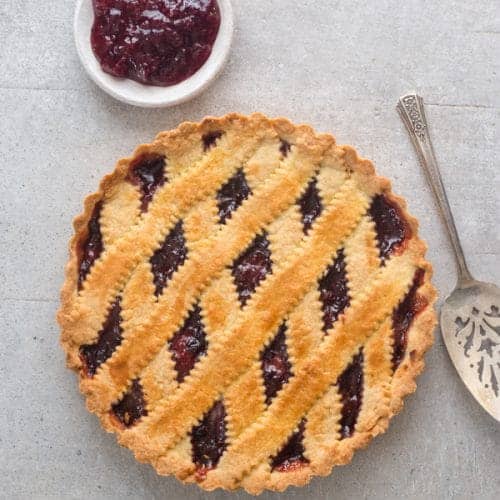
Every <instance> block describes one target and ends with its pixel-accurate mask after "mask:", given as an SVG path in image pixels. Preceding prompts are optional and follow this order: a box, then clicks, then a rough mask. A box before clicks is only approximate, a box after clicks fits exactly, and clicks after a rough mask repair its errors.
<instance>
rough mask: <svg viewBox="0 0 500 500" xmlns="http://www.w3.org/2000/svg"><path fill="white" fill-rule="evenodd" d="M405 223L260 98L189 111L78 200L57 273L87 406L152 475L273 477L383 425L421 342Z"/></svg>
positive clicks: (402, 209)
mask: <svg viewBox="0 0 500 500" xmlns="http://www.w3.org/2000/svg"><path fill="white" fill-rule="evenodd" d="M424 254H425V244H424V243H423V242H422V241H421V240H420V239H419V238H418V236H417V222H416V220H415V219H414V218H412V217H411V216H410V215H409V214H408V213H407V212H406V205H405V203H404V200H402V199H401V198H399V197H397V196H395V195H394V194H393V193H392V191H391V188H390V184H389V182H388V181H387V180H386V179H384V178H380V177H377V176H376V175H375V173H374V170H373V167H372V165H371V163H370V162H368V161H366V160H362V159H360V158H359V157H358V156H357V155H356V153H355V151H354V150H353V149H352V148H350V147H348V146H337V145H336V144H335V141H334V139H333V138H332V137H331V136H329V135H318V134H315V133H314V131H313V130H312V129H310V128H309V127H307V126H294V125H293V124H291V123H290V122H288V121H287V120H284V119H277V120H270V119H268V118H266V117H264V116H263V115H259V114H255V115H251V116H249V117H244V116H241V115H227V116H225V117H223V118H220V119H217V118H207V119H205V120H204V121H203V122H202V123H199V124H194V123H184V124H182V125H181V126H179V128H177V129H176V130H174V131H171V132H164V133H161V134H159V135H158V136H157V138H156V139H155V141H154V142H153V143H151V144H148V145H143V146H140V147H139V148H138V149H137V150H136V152H135V154H134V156H133V157H132V158H129V159H124V160H121V161H119V162H118V165H117V167H116V169H115V171H114V172H113V173H112V174H110V175H109V176H107V177H105V178H104V179H103V181H102V183H101V186H100V190H99V192H97V193H95V194H94V195H91V196H89V197H88V198H87V199H86V201H85V210H84V213H83V215H82V216H80V217H78V218H77V219H76V220H75V236H74V238H73V240H72V242H71V246H70V261H69V263H68V266H67V269H66V282H65V284H64V287H63V291H62V306H61V310H60V312H59V322H60V324H61V328H62V335H61V341H62V345H63V347H64V349H65V351H66V353H67V359H68V364H69V366H70V367H71V368H73V369H75V370H77V371H78V372H79V374H80V380H81V382H80V388H81V390H82V392H83V394H84V395H85V396H86V398H87V406H88V408H89V410H90V411H92V412H94V413H96V414H97V415H98V416H99V418H100V420H101V422H102V425H103V426H104V427H105V428H106V429H107V430H109V431H113V432H116V433H117V435H118V439H119V441H120V443H122V444H123V445H125V446H128V447H129V448H131V449H132V450H133V451H134V453H135V455H136V457H137V458H138V459H139V460H141V461H147V462H150V463H151V464H152V465H153V466H154V467H155V468H156V470H157V471H158V472H159V473H160V474H174V475H176V476H177V477H178V478H179V479H181V480H183V481H188V482H189V481H196V482H197V483H198V484H199V485H200V486H201V487H203V488H205V489H214V488H217V487H222V488H226V489H234V488H237V487H243V488H245V489H247V490H248V491H249V492H252V493H258V492H260V491H262V490H263V489H266V488H267V489H274V490H283V489H284V488H286V487H287V486H289V485H292V484H293V485H302V484H305V483H307V482H308V481H309V480H310V478H311V477H312V476H314V475H326V474H328V473H329V472H330V470H331V468H332V467H333V466H334V465H337V464H344V463H347V462H348V461H349V460H350V459H351V457H352V454H353V452H354V450H355V449H357V448H359V447H362V446H364V445H365V444H366V443H368V442H369V441H370V440H371V439H372V437H373V436H375V435H376V434H378V433H380V432H383V431H384V430H385V429H386V427H387V424H388V421H389V419H390V418H391V417H392V416H393V415H394V414H395V413H396V412H397V411H399V409H400V408H401V406H402V399H403V397H404V396H405V395H406V394H408V393H409V392H412V391H413V390H414V389H415V383H414V379H415V377H416V375H417V374H418V373H420V371H421V370H422V368H423V355H424V353H425V351H426V350H427V349H428V348H429V346H430V344H431V343H432V330H433V327H434V323H435V314H434V310H433V303H434V300H435V291H434V289H433V287H432V285H431V284H430V275H431V266H430V264H429V263H427V262H426V261H425V259H424Z"/></svg>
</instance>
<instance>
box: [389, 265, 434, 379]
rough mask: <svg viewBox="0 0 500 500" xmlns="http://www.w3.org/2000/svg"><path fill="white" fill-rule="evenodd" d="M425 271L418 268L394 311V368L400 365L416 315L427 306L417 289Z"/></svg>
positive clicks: (422, 280)
mask: <svg viewBox="0 0 500 500" xmlns="http://www.w3.org/2000/svg"><path fill="white" fill-rule="evenodd" d="M424 276H425V271H424V270H423V269H417V271H416V272H415V276H414V278H413V283H412V285H411V288H410V290H409V291H408V293H407V294H406V295H405V298H404V299H403V301H402V302H401V303H400V304H399V305H398V307H397V308H396V309H395V310H394V312H393V313H392V330H393V334H394V347H393V354H392V365H393V368H394V370H395V369H396V368H397V367H398V366H399V365H400V363H401V361H403V358H404V356H405V353H406V347H407V345H408V330H409V329H410V326H411V324H412V322H413V319H414V318H415V316H416V315H417V314H418V313H420V312H422V311H423V309H425V307H426V306H427V301H426V299H425V298H423V297H421V296H419V295H418V294H417V291H418V289H419V287H420V286H421V285H422V283H423V282H424Z"/></svg>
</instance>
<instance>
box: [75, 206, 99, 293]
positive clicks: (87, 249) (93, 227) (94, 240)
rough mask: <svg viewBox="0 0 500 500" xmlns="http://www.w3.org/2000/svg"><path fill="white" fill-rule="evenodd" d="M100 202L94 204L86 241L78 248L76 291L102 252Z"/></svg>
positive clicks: (79, 288)
mask: <svg viewBox="0 0 500 500" xmlns="http://www.w3.org/2000/svg"><path fill="white" fill-rule="evenodd" d="M101 210H102V201H100V202H98V203H96V205H95V207H94V210H93V212H92V215H91V217H90V220H89V222H88V224H87V231H88V235H87V239H86V240H85V242H83V244H82V245H81V246H80V248H79V253H80V266H79V269H78V290H81V288H82V285H83V282H84V281H85V278H86V277H87V274H88V273H89V272H90V268H91V267H92V266H93V264H94V262H95V261H96V260H97V259H98V258H99V256H100V255H101V252H102V250H103V243H102V234H101V226H100V224H99V218H100V217H101Z"/></svg>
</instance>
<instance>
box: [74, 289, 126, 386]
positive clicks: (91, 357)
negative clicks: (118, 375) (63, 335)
mask: <svg viewBox="0 0 500 500" xmlns="http://www.w3.org/2000/svg"><path fill="white" fill-rule="evenodd" d="M121 311H122V310H121V306H120V298H118V299H116V300H115V302H114V303H113V305H112V306H111V309H110V310H109V312H108V317H107V318H106V321H105V322H104V324H103V325H102V329H101V330H100V331H99V333H98V334H97V342H96V343H95V344H89V345H84V346H82V347H80V358H81V360H82V363H83V365H84V369H85V372H86V373H87V375H88V376H90V377H92V376H93V375H95V373H96V371H97V369H98V368H99V366H101V365H102V364H103V363H104V362H106V361H107V360H108V359H109V358H110V357H111V356H112V355H113V353H114V352H115V349H116V348H117V347H118V346H119V345H120V344H121V342H122V333H123V329H122V327H121V322H122V318H121V316H120V314H121Z"/></svg>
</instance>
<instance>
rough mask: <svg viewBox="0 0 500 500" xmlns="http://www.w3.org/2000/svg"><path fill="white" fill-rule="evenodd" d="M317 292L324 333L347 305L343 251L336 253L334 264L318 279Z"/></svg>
mask: <svg viewBox="0 0 500 500" xmlns="http://www.w3.org/2000/svg"><path fill="white" fill-rule="evenodd" d="M319 292H320V299H321V302H322V303H323V330H324V331H325V332H326V331H328V330H329V329H330V328H331V327H332V326H333V324H334V323H335V321H337V318H338V317H339V315H340V314H341V313H342V312H343V311H344V309H345V308H346V307H347V306H348V305H349V300H350V299H349V289H348V287H347V275H346V264H345V258H344V251H343V250H340V251H339V252H338V254H337V257H336V259H335V261H334V263H333V264H332V265H331V266H330V267H329V268H328V269H327V271H326V273H325V275H324V276H323V277H322V278H321V279H320V281H319Z"/></svg>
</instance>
